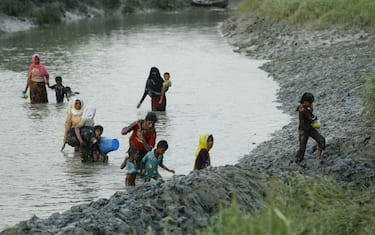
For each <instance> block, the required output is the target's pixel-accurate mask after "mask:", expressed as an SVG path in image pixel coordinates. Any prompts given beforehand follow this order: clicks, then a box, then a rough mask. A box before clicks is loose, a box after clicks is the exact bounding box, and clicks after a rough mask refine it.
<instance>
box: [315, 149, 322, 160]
mask: <svg viewBox="0 0 375 235" xmlns="http://www.w3.org/2000/svg"><path fill="white" fill-rule="evenodd" d="M316 157H317V158H318V159H320V158H321V157H322V150H320V149H318V150H316Z"/></svg>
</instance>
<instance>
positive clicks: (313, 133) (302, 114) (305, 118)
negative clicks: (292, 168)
mask: <svg viewBox="0 0 375 235" xmlns="http://www.w3.org/2000/svg"><path fill="white" fill-rule="evenodd" d="M314 100H315V98H314V95H313V94H311V93H309V92H306V93H304V94H303V95H302V98H301V100H300V104H299V105H298V107H297V109H296V111H297V112H298V116H299V126H298V133H299V136H298V137H299V149H298V152H297V154H296V156H295V157H294V159H293V160H292V162H294V163H298V162H301V161H302V160H303V159H304V155H305V151H306V145H307V141H308V139H309V137H312V138H313V139H314V140H315V141H316V142H317V143H318V149H317V151H316V156H317V158H320V157H321V155H322V151H323V150H324V149H325V138H324V137H323V136H322V135H321V134H320V133H319V132H318V131H317V130H316V129H315V128H313V127H312V126H311V124H312V123H313V121H314V120H317V119H318V117H317V116H315V115H314V114H313V102H314Z"/></svg>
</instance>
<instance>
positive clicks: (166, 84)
mask: <svg viewBox="0 0 375 235" xmlns="http://www.w3.org/2000/svg"><path fill="white" fill-rule="evenodd" d="M163 78H164V82H163V86H162V88H161V96H160V100H159V104H161V103H162V102H163V97H164V94H165V92H167V91H168V89H169V87H171V86H172V82H171V80H169V79H170V74H169V73H168V72H165V73H164V74H163Z"/></svg>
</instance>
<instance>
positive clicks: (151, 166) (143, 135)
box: [23, 54, 325, 186]
mask: <svg viewBox="0 0 375 235" xmlns="http://www.w3.org/2000/svg"><path fill="white" fill-rule="evenodd" d="M55 81H56V84H55V85H53V86H50V84H49V73H48V71H47V69H46V68H45V67H44V65H43V64H41V63H40V55H38V54H34V55H33V56H32V64H31V65H30V67H29V70H28V73H27V83H26V87H25V89H24V91H23V93H24V94H26V92H27V90H28V89H30V102H31V103H32V104H36V103H47V102H48V97H47V90H46V85H47V86H48V87H49V88H51V89H54V90H55V93H56V102H57V103H63V102H64V98H66V99H67V101H69V103H68V107H67V117H66V121H65V132H64V139H63V146H62V147H61V151H62V150H63V149H64V148H65V145H66V144H67V143H68V144H69V145H70V146H72V147H74V148H75V150H76V151H78V150H81V152H82V160H83V161H86V162H98V161H99V162H106V161H107V160H108V156H107V154H106V153H103V152H101V150H100V147H99V143H100V141H101V138H102V137H101V136H102V134H103V127H102V126H101V125H95V122H94V117H95V113H96V109H95V107H93V106H86V105H85V104H84V102H83V100H82V99H81V98H78V97H75V98H73V99H71V97H72V95H74V93H72V92H71V89H70V88H69V87H65V86H64V85H63V84H62V78H61V76H57V77H56V79H55ZM171 84H172V83H171V81H170V74H169V73H168V72H165V73H164V74H163V78H162V77H161V75H160V72H159V69H158V68H157V67H152V68H151V69H150V73H149V76H148V78H147V80H146V85H145V89H144V92H143V95H142V97H141V99H140V101H139V102H138V104H137V106H136V107H137V108H139V107H140V106H141V104H142V103H143V101H144V100H145V98H146V96H147V95H148V96H150V97H151V110H152V111H150V112H149V113H147V115H146V116H145V118H144V119H140V120H136V121H134V122H133V123H131V124H130V125H128V126H126V127H124V128H123V129H122V131H121V134H122V135H127V134H129V133H130V137H129V148H128V150H127V152H126V157H125V159H124V160H123V162H122V164H121V169H125V174H126V178H125V185H126V186H134V185H135V182H136V181H135V180H136V177H137V175H140V176H141V177H142V178H143V179H144V181H146V182H147V181H150V180H151V179H155V180H158V179H160V178H161V175H160V174H159V172H158V167H159V166H160V167H161V168H163V169H165V170H166V171H168V172H170V173H173V174H174V173H175V171H174V170H173V169H171V168H168V167H166V166H165V165H164V163H163V158H164V153H165V152H166V151H167V149H168V142H167V141H166V140H160V141H159V142H158V143H157V144H156V136H157V135H156V129H155V123H156V122H157V120H158V118H157V115H156V114H155V112H154V111H165V110H166V104H167V98H166V93H167V91H168V89H169V88H170V87H171ZM314 100H315V97H314V95H313V94H312V93H309V92H306V93H304V94H303V95H302V97H301V100H300V102H299V105H298V107H297V109H296V111H297V112H298V114H299V127H298V131H299V132H298V133H299V134H298V137H299V149H298V151H297V153H296V155H295V157H294V158H293V159H292V160H291V162H293V163H300V162H301V161H303V159H304V155H305V151H306V145H307V141H308V139H309V138H310V137H312V138H313V139H314V140H315V141H316V142H317V143H318V146H317V148H316V149H315V151H316V155H317V157H318V158H321V156H322V151H323V150H325V138H324V137H323V136H322V135H321V134H320V133H319V131H318V130H317V129H319V128H320V124H319V122H318V117H317V116H316V115H314V113H313V102H314ZM213 143H214V137H213V135H212V134H210V133H203V134H201V135H200V136H199V142H198V147H197V149H196V151H195V161H194V167H193V169H194V170H201V169H205V168H207V167H209V166H211V158H210V154H209V151H210V149H211V148H212V147H213Z"/></svg>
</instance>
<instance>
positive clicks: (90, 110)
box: [78, 106, 96, 127]
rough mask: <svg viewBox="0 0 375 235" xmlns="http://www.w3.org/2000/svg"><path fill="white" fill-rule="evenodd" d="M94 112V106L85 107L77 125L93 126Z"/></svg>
mask: <svg viewBox="0 0 375 235" xmlns="http://www.w3.org/2000/svg"><path fill="white" fill-rule="evenodd" d="M95 113H96V108H95V107H94V106H88V107H86V108H85V110H84V111H83V114H82V119H81V122H80V124H78V126H82V125H84V126H92V127H93V126H94V125H95V121H94V117H95Z"/></svg>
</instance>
